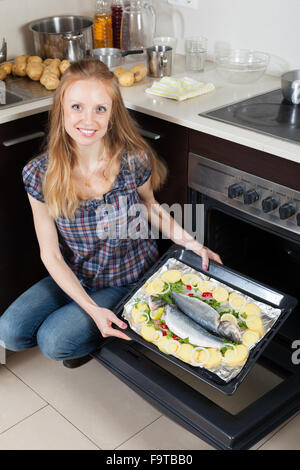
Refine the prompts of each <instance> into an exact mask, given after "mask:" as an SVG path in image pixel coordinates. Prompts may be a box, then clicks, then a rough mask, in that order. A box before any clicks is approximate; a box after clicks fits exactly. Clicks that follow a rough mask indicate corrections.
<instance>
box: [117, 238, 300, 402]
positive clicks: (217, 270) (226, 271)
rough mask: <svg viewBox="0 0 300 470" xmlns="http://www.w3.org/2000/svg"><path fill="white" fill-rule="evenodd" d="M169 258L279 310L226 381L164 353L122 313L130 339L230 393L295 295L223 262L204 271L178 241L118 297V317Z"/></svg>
mask: <svg viewBox="0 0 300 470" xmlns="http://www.w3.org/2000/svg"><path fill="white" fill-rule="evenodd" d="M169 258H175V259H177V260H178V261H181V262H182V263H184V264H186V265H188V266H190V267H191V268H193V269H195V270H197V271H199V272H201V273H203V274H205V275H208V276H210V277H211V278H213V279H216V280H217V281H221V282H223V283H224V284H227V286H229V287H231V288H232V289H234V290H238V291H239V292H241V293H243V294H245V295H249V296H251V297H252V298H253V299H255V300H257V301H260V302H263V303H265V304H267V305H270V306H271V307H274V308H279V309H280V310H281V314H280V316H279V318H278V319H277V321H276V322H275V323H274V325H273V326H272V327H271V328H270V330H269V331H268V332H267V333H266V334H265V335H264V336H263V338H262V339H261V340H260V341H259V342H258V343H257V345H256V346H254V347H253V348H252V349H251V350H250V351H249V356H248V359H247V361H246V363H245V365H244V366H243V368H242V370H241V372H240V373H239V374H238V375H237V376H236V377H234V378H233V379H232V380H230V381H229V382H225V381H224V380H222V379H221V378H220V377H218V376H217V375H216V374H214V373H213V372H211V371H209V370H208V369H205V368H201V367H195V366H191V365H189V364H187V363H185V362H183V361H181V360H180V359H177V358H176V357H175V356H171V355H166V354H164V353H163V352H161V351H160V350H159V349H158V348H157V347H156V346H155V345H153V344H152V343H149V342H147V341H145V340H144V339H143V338H142V336H140V335H138V334H137V333H135V332H134V331H133V330H132V329H131V328H130V325H129V324H128V322H127V321H126V320H125V319H124V318H123V317H122V320H123V321H124V322H125V323H127V325H128V327H127V329H126V330H125V331H126V335H127V336H129V337H130V338H131V339H133V340H134V341H137V342H138V343H140V344H142V345H143V346H145V347H147V348H149V349H151V350H152V351H153V352H155V353H156V354H159V355H160V356H162V357H163V358H164V359H165V360H169V361H171V362H172V363H174V364H176V365H177V366H179V367H181V368H182V369H184V370H185V371H187V372H189V373H191V374H192V375H194V376H195V377H197V378H199V379H200V380H203V381H204V382H206V383H207V384H209V385H211V386H212V387H214V388H216V389H217V390H219V391H221V392H222V393H225V394H226V395H232V394H233V393H234V392H235V391H236V390H237V388H238V387H239V385H240V384H241V383H242V382H243V380H244V379H245V377H246V376H247V375H248V373H249V372H250V370H251V369H252V367H253V366H254V365H255V363H256V361H257V359H258V358H259V356H260V355H261V354H262V352H263V351H264V349H265V348H266V347H267V345H268V344H269V343H270V341H271V340H272V338H273V337H274V336H275V335H276V334H277V332H278V330H279V329H280V328H281V326H282V325H283V323H284V322H285V321H286V320H287V318H288V317H289V315H290V314H291V313H292V311H293V310H294V308H295V307H296V305H297V300H296V299H295V298H294V297H291V296H289V295H286V294H284V293H282V292H280V291H278V290H274V289H273V288H271V287H269V286H267V285H265V284H261V283H258V282H257V281H255V280H254V279H251V278H249V277H246V276H244V275H243V274H241V273H239V272H237V271H234V270H233V269H230V268H228V267H226V266H224V265H222V264H218V263H215V262H213V261H210V263H209V269H208V270H207V271H204V270H203V269H202V259H201V258H200V257H199V256H197V255H196V254H194V253H193V252H192V251H189V250H185V249H183V248H182V247H180V246H178V245H173V246H172V247H171V248H170V249H169V250H168V251H167V252H166V253H165V254H164V255H163V256H162V257H161V258H160V259H159V260H158V261H157V262H156V263H155V264H154V265H153V266H152V267H151V268H150V269H149V270H148V271H147V272H146V273H145V275H144V276H143V277H142V278H141V279H140V280H139V281H138V283H137V285H136V286H135V288H134V289H133V290H132V291H130V292H129V294H127V295H126V296H125V297H123V298H122V299H121V301H120V302H119V303H118V304H117V305H116V307H115V308H114V312H115V314H116V315H117V316H118V317H119V318H121V316H122V313H123V309H124V305H125V304H126V303H127V302H128V301H129V299H130V298H131V297H133V296H134V295H135V293H136V292H137V291H138V290H139V289H140V288H141V287H142V286H143V285H144V284H145V283H146V281H147V280H148V278H149V277H150V276H152V275H153V274H154V273H155V272H156V271H158V269H160V268H161V266H162V265H163V264H165V262H166V261H167V260H168V259H169ZM123 331H124V330H123Z"/></svg>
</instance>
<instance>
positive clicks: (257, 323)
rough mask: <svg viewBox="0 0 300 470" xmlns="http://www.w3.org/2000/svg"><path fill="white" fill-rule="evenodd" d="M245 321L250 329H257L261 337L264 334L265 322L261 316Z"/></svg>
mask: <svg viewBox="0 0 300 470" xmlns="http://www.w3.org/2000/svg"><path fill="white" fill-rule="evenodd" d="M245 322H246V325H247V328H249V330H252V331H255V332H256V333H257V334H258V335H259V337H261V336H262V335H263V324H262V321H261V318H260V317H250V318H247V319H246V320H245Z"/></svg>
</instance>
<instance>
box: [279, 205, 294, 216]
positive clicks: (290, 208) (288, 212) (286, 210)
mask: <svg viewBox="0 0 300 470" xmlns="http://www.w3.org/2000/svg"><path fill="white" fill-rule="evenodd" d="M296 211H297V206H296V204H295V203H294V202H286V203H285V204H283V206H281V207H279V216H280V218H281V219H282V220H284V219H288V218H289V217H291V216H292V215H294V214H295V213H296Z"/></svg>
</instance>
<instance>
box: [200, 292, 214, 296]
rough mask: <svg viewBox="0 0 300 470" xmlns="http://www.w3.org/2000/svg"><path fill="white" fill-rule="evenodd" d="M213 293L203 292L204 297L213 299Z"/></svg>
mask: <svg viewBox="0 0 300 470" xmlns="http://www.w3.org/2000/svg"><path fill="white" fill-rule="evenodd" d="M212 296H213V295H212V293H211V292H202V297H212Z"/></svg>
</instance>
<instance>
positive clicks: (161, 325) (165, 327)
mask: <svg viewBox="0 0 300 470" xmlns="http://www.w3.org/2000/svg"><path fill="white" fill-rule="evenodd" d="M159 326H160V328H162V329H163V330H167V329H168V327H167V325H166V324H165V323H161V324H160V325H159Z"/></svg>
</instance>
